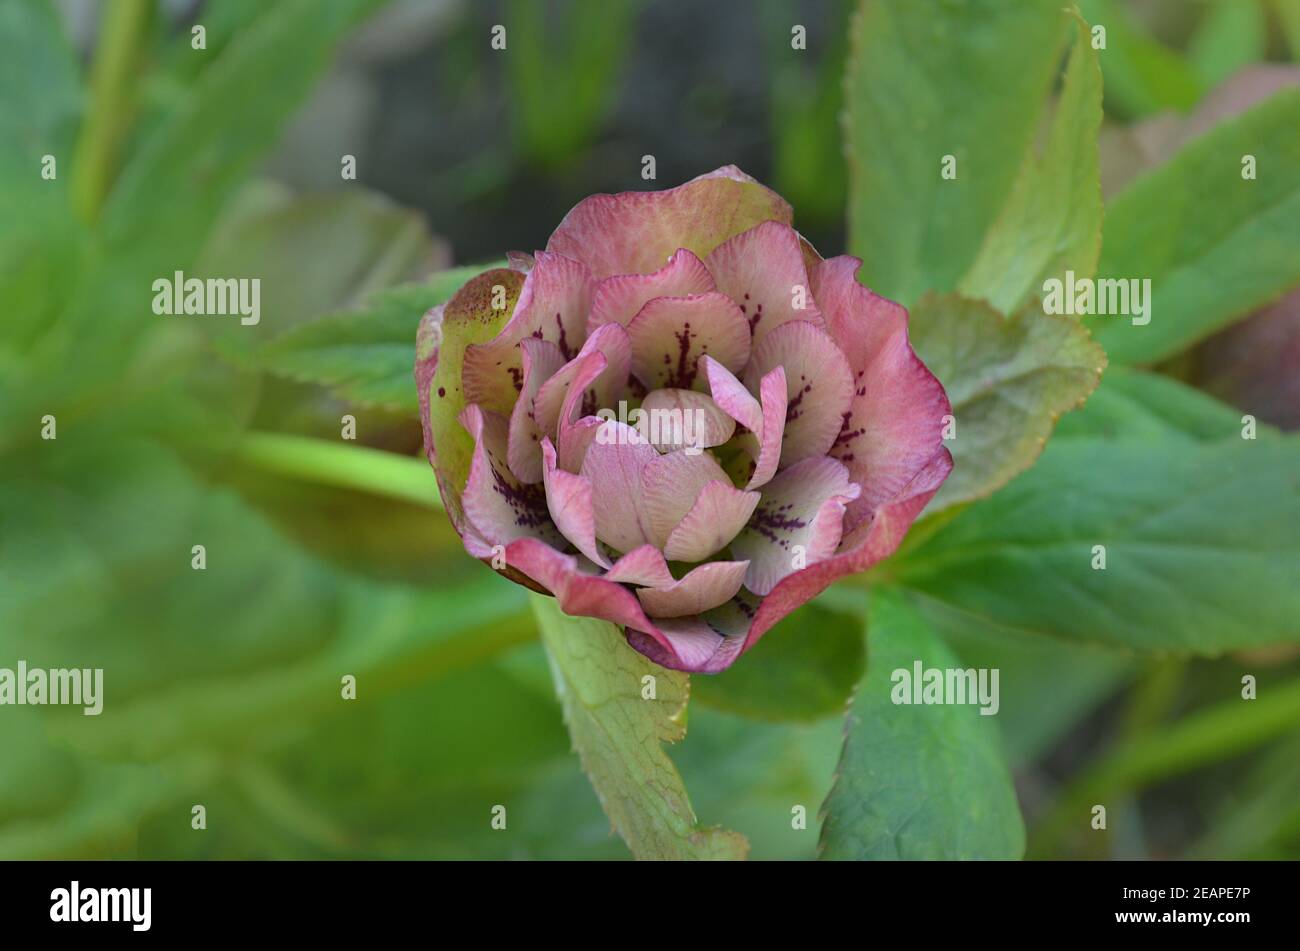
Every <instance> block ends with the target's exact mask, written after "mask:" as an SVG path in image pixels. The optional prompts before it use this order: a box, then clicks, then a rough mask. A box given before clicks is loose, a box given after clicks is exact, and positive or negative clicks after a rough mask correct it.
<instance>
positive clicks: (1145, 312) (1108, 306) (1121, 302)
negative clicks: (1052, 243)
mask: <svg viewBox="0 0 1300 951" xmlns="http://www.w3.org/2000/svg"><path fill="white" fill-rule="evenodd" d="M1043 294H1044V297H1043V311H1044V313H1048V314H1068V315H1070V316H1074V317H1085V316H1088V317H1091V316H1102V317H1106V316H1110V317H1131V318H1132V320H1133V326H1134V327H1145V326H1146V325H1147V324H1149V323H1151V278H1149V277H1144V278H1142V279H1141V280H1138V279H1137V278H1136V277H1105V278H1102V279H1100V280H1093V279H1092V278H1090V277H1075V276H1074V272H1073V271H1066V272H1065V280H1061V279H1060V278H1059V277H1051V278H1048V279H1047V280H1045V281H1043Z"/></svg>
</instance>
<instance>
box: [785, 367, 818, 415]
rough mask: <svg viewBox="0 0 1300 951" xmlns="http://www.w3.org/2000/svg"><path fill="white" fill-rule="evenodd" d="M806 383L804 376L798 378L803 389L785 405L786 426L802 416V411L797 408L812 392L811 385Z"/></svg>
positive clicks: (806, 379)
mask: <svg viewBox="0 0 1300 951" xmlns="http://www.w3.org/2000/svg"><path fill="white" fill-rule="evenodd" d="M807 381H808V378H807V377H806V376H801V377H799V382H800V383H803V388H802V389H800V390H799V392H798V393H796V394H795V395H794V396H793V397H791V399H790V402H788V403H786V404H785V421H786V423H787V424H788V423H792V422H794V421H795V420H796V419H798V418H799V417H800V416H802V415H803V410H801V409H800V408H799V407H800V404H802V403H803V398H804V397H805V396H807V395H808V394H809V393H811V392H812V384H811V383H809V382H807Z"/></svg>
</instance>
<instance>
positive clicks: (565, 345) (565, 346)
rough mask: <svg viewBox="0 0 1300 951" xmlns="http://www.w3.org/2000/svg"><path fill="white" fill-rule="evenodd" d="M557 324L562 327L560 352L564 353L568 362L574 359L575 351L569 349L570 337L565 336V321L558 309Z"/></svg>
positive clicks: (559, 342) (558, 342)
mask: <svg viewBox="0 0 1300 951" xmlns="http://www.w3.org/2000/svg"><path fill="white" fill-rule="evenodd" d="M555 326H556V327H558V328H559V329H560V339H559V340H558V341H557V344H558V346H559V348H560V353H562V354H563V355H564V359H565V361H566V362H567V361H569V360H572V359H573V353H572V352H571V351H570V350H569V339H568V337H567V336H565V333H564V321H563V320H561V319H560V312H559V311H558V310H557V311H556V312H555Z"/></svg>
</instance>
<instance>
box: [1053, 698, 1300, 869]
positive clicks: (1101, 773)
mask: <svg viewBox="0 0 1300 951" xmlns="http://www.w3.org/2000/svg"><path fill="white" fill-rule="evenodd" d="M1297 722H1300V680H1295V681H1292V682H1290V683H1286V684H1283V685H1281V686H1278V687H1274V688H1272V689H1271V690H1269V691H1268V693H1267V694H1265V695H1264V696H1261V697H1260V698H1259V699H1258V700H1233V701H1230V702H1228V703H1223V704H1219V705H1218V706H1216V707H1211V708H1210V709H1208V710H1202V711H1200V712H1198V713H1194V714H1192V715H1190V716H1187V717H1184V718H1183V719H1182V720H1180V721H1179V722H1178V723H1175V724H1174V725H1172V726H1170V727H1167V728H1165V729H1162V730H1152V731H1150V732H1146V733H1143V734H1141V735H1140V736H1136V737H1134V738H1132V739H1130V740H1127V741H1124V742H1121V743H1120V744H1119V745H1118V746H1117V747H1116V748H1115V749H1114V750H1113V751H1112V752H1111V753H1110V754H1109V755H1107V756H1106V757H1105V758H1103V759H1102V760H1101V761H1100V762H1098V763H1097V764H1096V765H1095V766H1093V767H1092V768H1091V769H1090V770H1088V771H1087V772H1086V773H1085V774H1084V775H1083V776H1081V777H1080V778H1079V779H1078V780H1076V781H1075V782H1074V783H1072V784H1071V785H1070V787H1069V788H1068V789H1067V790H1066V791H1065V792H1063V793H1062V794H1061V796H1060V798H1059V799H1058V801H1057V804H1056V806H1055V807H1054V808H1053V809H1052V810H1051V811H1050V812H1049V813H1048V814H1047V815H1046V816H1045V817H1044V818H1043V820H1042V822H1041V823H1039V826H1038V829H1037V830H1036V833H1035V836H1034V840H1033V842H1032V844H1031V848H1030V857H1031V858H1042V857H1044V856H1046V855H1049V854H1051V853H1052V852H1053V851H1054V850H1055V848H1056V846H1057V844H1058V843H1059V842H1060V840H1061V839H1062V838H1064V837H1065V836H1066V835H1067V834H1068V833H1069V831H1070V830H1071V829H1077V828H1086V825H1085V823H1087V821H1088V817H1089V809H1090V807H1091V806H1092V805H1094V804H1097V803H1101V804H1103V805H1104V804H1105V803H1104V801H1103V800H1104V799H1105V798H1106V797H1107V796H1110V795H1113V794H1115V793H1120V792H1126V791H1129V790H1133V789H1140V788H1142V787H1143V786H1146V785H1149V784H1150V783H1153V782H1158V781H1160V780H1164V779H1167V778H1169V777H1171V776H1177V775H1179V774H1181V773H1185V772H1188V771H1190V770H1193V769H1196V768H1197V767H1198V766H1203V765H1205V764H1207V763H1213V762H1216V761H1218V760H1221V759H1226V758H1228V757H1231V756H1234V755H1236V754H1238V753H1243V752H1245V751H1246V750H1249V749H1251V748H1252V747H1255V746H1258V745H1259V744H1261V743H1264V742H1265V741H1267V740H1270V739H1272V738H1273V737H1274V736H1277V735H1278V734H1279V733H1283V732H1285V731H1286V730H1288V729H1290V728H1292V727H1294V726H1295V724H1296V723H1297Z"/></svg>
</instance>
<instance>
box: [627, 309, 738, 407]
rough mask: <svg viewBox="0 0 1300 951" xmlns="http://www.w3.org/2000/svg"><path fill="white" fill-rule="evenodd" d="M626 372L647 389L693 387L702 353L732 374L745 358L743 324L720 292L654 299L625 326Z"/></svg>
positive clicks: (686, 388) (698, 375) (735, 310)
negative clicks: (628, 366) (628, 365)
mask: <svg viewBox="0 0 1300 951" xmlns="http://www.w3.org/2000/svg"><path fill="white" fill-rule="evenodd" d="M627 330H628V335H629V336H630V337H631V338H632V372H633V373H634V374H635V375H636V376H637V378H638V379H639V380H640V381H641V382H642V383H643V384H645V387H646V389H647V390H656V389H662V388H664V387H673V388H678V389H683V390H690V389H695V387H696V384H697V383H701V384H702V380H701V376H702V374H700V373H699V370H698V367H697V366H696V361H698V360H699V358H700V357H701V356H703V355H704V354H708V355H709V356H711V357H712V358H713V359H715V360H717V361H718V362H719V363H721V364H722V365H723V366H725V367H726V368H727V369H729V370H731V371H732V372H733V373H734V372H736V371H738V370H739V369H740V368H741V367H743V366H744V365H745V363H746V361H747V360H748V359H749V324H747V323H746V322H745V317H744V315H743V314H742V313H741V312H740V308H739V307H737V306H736V304H735V302H734V301H732V300H731V298H729V297H727V296H726V295H724V294H716V293H710V294H699V295H696V296H694V297H656V298H655V299H654V300H652V301H650V302H649V303H647V304H646V305H645V306H644V307H642V308H641V310H640V312H639V313H638V314H637V315H636V317H634V318H633V319H632V323H630V324H629V325H628V328H627Z"/></svg>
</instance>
